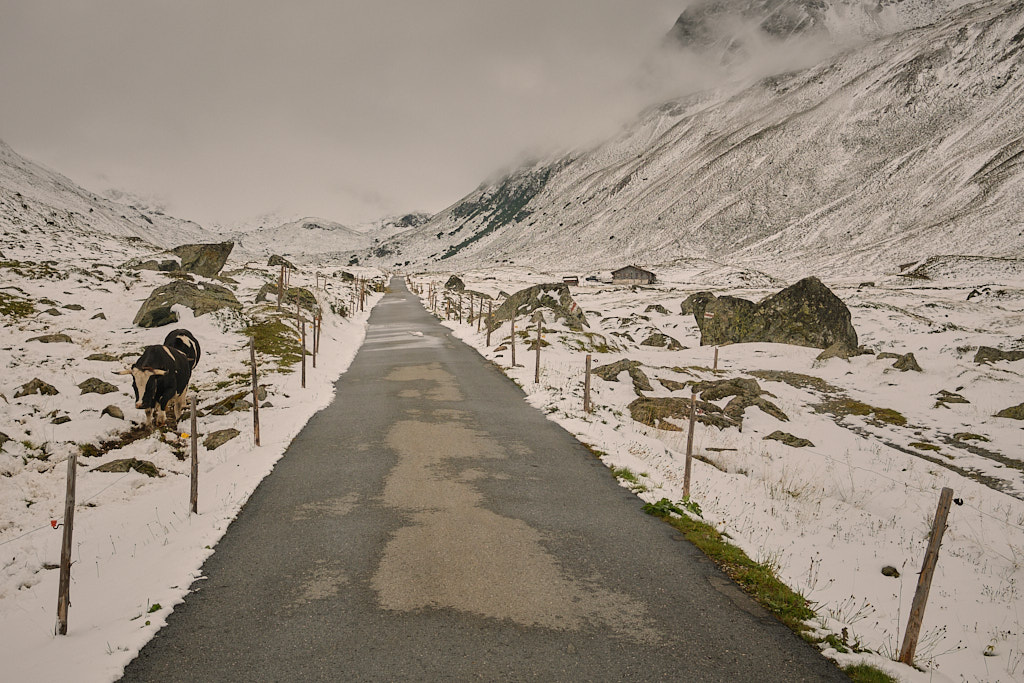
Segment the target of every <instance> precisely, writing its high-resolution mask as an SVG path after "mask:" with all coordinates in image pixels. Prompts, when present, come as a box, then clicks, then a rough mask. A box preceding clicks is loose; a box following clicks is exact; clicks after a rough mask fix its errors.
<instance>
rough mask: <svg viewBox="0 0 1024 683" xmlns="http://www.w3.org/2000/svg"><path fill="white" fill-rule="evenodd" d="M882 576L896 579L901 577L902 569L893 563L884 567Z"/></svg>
mask: <svg viewBox="0 0 1024 683" xmlns="http://www.w3.org/2000/svg"><path fill="white" fill-rule="evenodd" d="M882 576H891V577H892V578H894V579H898V578H900V571H899V570H898V569H896V567H893V566H892V565H888V564H887V565H886V566H884V567H882Z"/></svg>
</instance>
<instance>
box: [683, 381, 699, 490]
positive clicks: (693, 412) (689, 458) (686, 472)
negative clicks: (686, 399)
mask: <svg viewBox="0 0 1024 683" xmlns="http://www.w3.org/2000/svg"><path fill="white" fill-rule="evenodd" d="M696 420H697V392H696V391H694V392H693V393H692V394H690V431H689V433H688V434H687V435H686V467H685V468H684V469H683V500H687V499H689V497H690V467H691V466H692V464H693V424H694V422H695V421H696Z"/></svg>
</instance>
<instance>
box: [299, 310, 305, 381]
mask: <svg viewBox="0 0 1024 683" xmlns="http://www.w3.org/2000/svg"><path fill="white" fill-rule="evenodd" d="M299 331H300V334H301V336H302V388H303V389H305V388H306V321H305V320H303V321H301V322H300V323H299Z"/></svg>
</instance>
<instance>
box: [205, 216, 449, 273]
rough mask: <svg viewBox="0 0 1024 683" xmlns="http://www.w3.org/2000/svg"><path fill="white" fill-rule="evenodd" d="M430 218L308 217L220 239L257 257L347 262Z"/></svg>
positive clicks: (224, 236)
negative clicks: (351, 221) (347, 221)
mask: <svg viewBox="0 0 1024 683" xmlns="http://www.w3.org/2000/svg"><path fill="white" fill-rule="evenodd" d="M429 219H430V215H429V214H425V213H410V214H405V215H402V216H388V217H386V218H382V219H380V220H377V221H373V222H370V223H360V224H358V225H355V226H347V225H343V224H341V223H338V222H335V221H330V220H327V219H324V218H314V217H306V218H301V219H299V220H294V221H288V222H286V223H282V224H280V225H274V226H272V227H261V228H257V229H256V230H248V231H246V230H238V231H235V232H229V233H223V234H222V235H221V238H222V239H231V240H233V241H235V243H236V245H237V248H238V249H239V250H240V252H242V253H245V254H248V255H251V256H254V257H260V258H262V257H265V256H269V255H270V254H279V255H282V256H286V257H288V258H290V259H292V260H297V261H301V262H307V261H314V260H315V261H324V260H335V261H338V260H341V261H345V262H347V261H348V260H349V259H350V257H351V256H352V255H353V254H357V253H359V252H363V251H366V250H371V251H372V250H373V249H375V248H376V246H377V245H378V244H379V243H380V242H381V241H382V240H386V239H388V238H392V237H394V236H396V235H400V234H402V233H405V232H408V231H409V230H411V229H414V228H417V227H419V226H421V225H423V224H424V223H426V222H427V221H428V220H429Z"/></svg>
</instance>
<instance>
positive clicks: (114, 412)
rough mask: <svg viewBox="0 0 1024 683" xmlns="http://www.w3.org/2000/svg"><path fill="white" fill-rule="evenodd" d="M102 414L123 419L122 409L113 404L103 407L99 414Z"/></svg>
mask: <svg viewBox="0 0 1024 683" xmlns="http://www.w3.org/2000/svg"><path fill="white" fill-rule="evenodd" d="M103 415H109V416H110V417H112V418H115V419H117V420H123V419H124V411H123V410H121V409H120V408H118V407H117V406H114V405H110V406H107V407H106V408H104V409H103V412H101V413H100V416H103Z"/></svg>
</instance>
